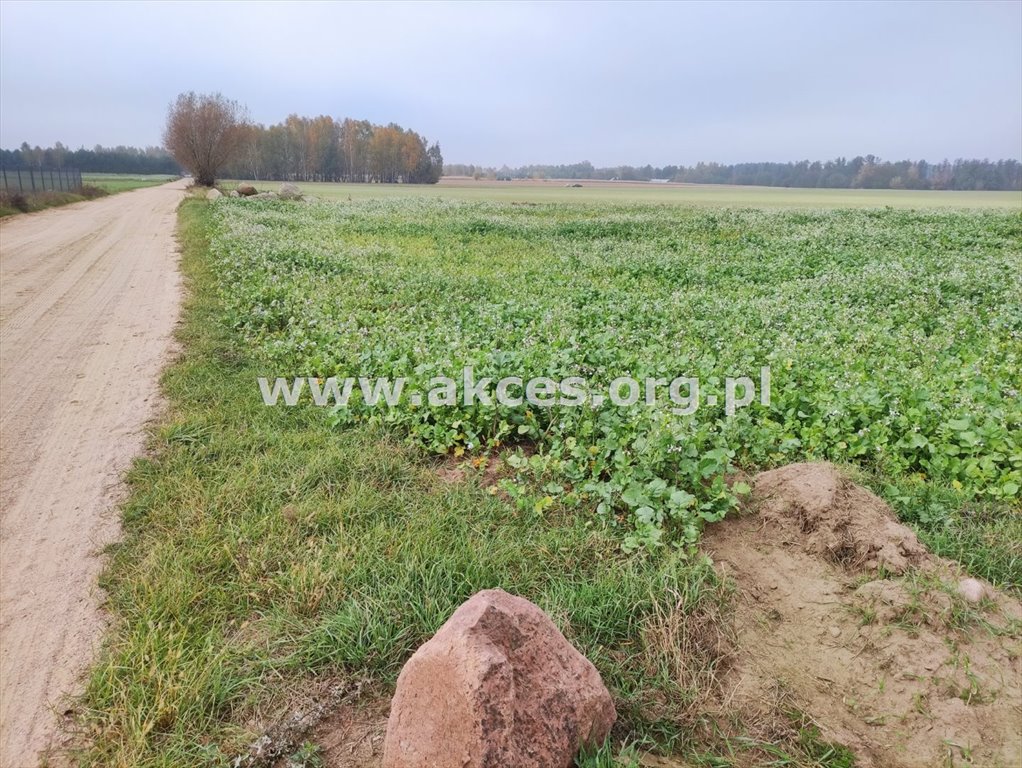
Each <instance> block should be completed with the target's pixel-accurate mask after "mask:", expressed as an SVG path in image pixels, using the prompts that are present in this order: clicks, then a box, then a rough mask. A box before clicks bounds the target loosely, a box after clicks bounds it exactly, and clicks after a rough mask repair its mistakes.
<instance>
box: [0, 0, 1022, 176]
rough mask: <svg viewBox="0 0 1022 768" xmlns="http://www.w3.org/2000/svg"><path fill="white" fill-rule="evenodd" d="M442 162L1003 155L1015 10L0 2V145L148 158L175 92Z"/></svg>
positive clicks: (1008, 135) (1018, 132) (1015, 113)
mask: <svg viewBox="0 0 1022 768" xmlns="http://www.w3.org/2000/svg"><path fill="white" fill-rule="evenodd" d="M187 90H195V91H199V92H209V91H221V92H222V93H224V94H225V95H227V96H229V97H231V98H233V99H236V100H238V101H240V102H242V103H243V104H246V105H247V106H248V108H249V111H250V113H251V116H252V118H253V119H255V120H256V121H258V122H262V123H275V122H279V121H280V120H282V119H283V118H284V117H286V116H287V114H288V113H291V112H297V113H299V114H302V115H309V116H313V115H317V114H329V115H333V116H335V117H345V116H350V117H356V118H368V119H370V120H372V121H374V122H378V123H388V122H397V123H400V124H401V125H403V126H405V127H409V128H413V129H415V130H417V131H419V132H420V133H422V134H424V135H425V136H426V137H427V138H429V139H431V140H432V139H438V140H439V141H440V143H441V146H442V148H443V152H444V157H445V159H446V160H447V161H449V162H474V163H481V164H485V165H500V164H502V163H508V164H509V165H519V164H524V163H568V162H577V161H580V160H590V161H592V162H593V163H594V164H596V165H617V164H622V163H628V164H635V165H642V164H646V163H647V162H648V163H652V164H654V165H663V164H667V163H676V164H691V163H694V162H696V161H698V160H719V161H723V162H737V161H746V160H748V161H753V160H796V159H802V158H810V159H827V158H831V157H835V156H838V155H845V156H848V157H851V156H854V155H857V154H867V153H873V154H876V155H879V156H881V157H884V158H887V159H902V158H908V157H911V158H924V159H929V160H940V159H942V158H944V157H949V158H952V159H953V158H955V157H989V158H1020V157H1022V2H1017V1H1012V0H1005V1H1003V2H963V3H957V2H935V3H930V2H919V3H916V2H897V3H866V2H854V3H839V2H823V3H809V2H806V3H767V2H755V3H741V2H731V3H712V4H711V3H694V2H693V3H648V4H644V3H636V2H631V3H623V4H615V3H583V2H573V3H513V4H510V3H509V4H498V3H493V4H488V3H474V4H469V3H438V4H428V3H414V4H399V3H393V4H385V3H374V4H355V3H337V4H334V3H310V4H305V3H297V2H291V3H270V2H252V3H243V2H222V3H184V2H176V3H158V2H134V3H132V2H116V3H86V2H73V3H58V2H38V1H37V2H30V3H22V2H13V1H12V0H2V3H0V145H2V146H3V147H5V148H13V147H15V146H17V145H19V144H21V142H22V141H28V142H30V143H31V144H41V145H43V146H46V145H50V144H52V143H53V142H55V141H58V140H59V141H62V142H64V144H65V145H68V146H71V147H72V148H77V147H78V146H81V145H85V146H89V147H91V146H92V145H94V144H97V143H101V144H104V145H116V144H134V145H147V144H158V143H160V134H161V131H162V126H163V121H164V119H165V116H166V109H167V105H168V104H169V103H170V102H171V100H173V99H174V97H175V96H176V95H177V94H178V93H179V92H181V91H187Z"/></svg>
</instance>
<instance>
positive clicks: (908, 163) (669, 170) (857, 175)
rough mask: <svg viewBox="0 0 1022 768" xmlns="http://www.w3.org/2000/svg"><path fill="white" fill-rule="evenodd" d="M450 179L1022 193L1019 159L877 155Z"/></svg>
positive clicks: (466, 172) (555, 168) (542, 168)
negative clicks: (933, 160) (890, 157)
mask: <svg viewBox="0 0 1022 768" xmlns="http://www.w3.org/2000/svg"><path fill="white" fill-rule="evenodd" d="M445 174H446V175H449V176H473V177H475V178H490V179H497V180H510V179H537V178H538V179H593V180H596V179H602V180H614V179H616V180H620V181H651V180H653V179H662V180H666V181H675V182H686V183H689V184H741V185H750V184H751V185H758V186H764V187H829V188H833V189H958V190H1022V163H1020V162H1019V161H1018V160H998V161H996V162H995V161H991V160H955V161H954V162H950V161H948V160H944V161H943V162H940V163H928V162H926V161H925V160H901V161H898V162H891V161H886V160H881V159H880V158H879V157H875V156H874V155H866V156H865V157H856V158H853V159H851V160H846V159H845V158H843V157H839V158H837V159H836V160H828V161H827V162H819V161H817V162H810V161H808V160H802V161H800V162H793V163H738V164H735V165H724V164H722V163H698V164H696V165H693V166H690V167H686V166H683V165H667V166H664V167H662V168H656V167H654V166H652V165H647V166H644V167H633V166H630V165H625V166H619V167H616V168H595V167H594V166H593V165H592V163H589V162H582V163H575V164H573V165H525V166H522V167H521V168H508V167H507V166H504V167H503V168H484V167H481V166H476V165H459V164H448V166H447V167H446V168H445Z"/></svg>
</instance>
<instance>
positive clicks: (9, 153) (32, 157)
mask: <svg viewBox="0 0 1022 768" xmlns="http://www.w3.org/2000/svg"><path fill="white" fill-rule="evenodd" d="M0 166H2V167H4V168H9V169H11V170H18V169H20V170H28V169H29V168H35V169H38V168H46V169H51V168H74V169H76V170H79V171H81V172H82V173H136V174H160V175H167V176H173V175H176V174H179V173H181V167H180V166H179V165H178V164H177V161H176V160H175V159H174V158H173V157H171V155H170V153H169V152H168V151H167V150H166V149H164V148H163V147H124V146H117V147H104V146H101V145H99V144H97V145H96V146H95V147H93V148H92V149H86V148H85V147H81V148H79V149H69V148H68V147H66V146H64V145H63V144H62V143H61V142H59V141H58V142H57V143H56V144H54V145H53V146H52V147H45V148H43V147H40V146H38V145H36V146H34V147H33V146H30V145H29V143H28V142H27V141H26V142H22V144H21V146H20V147H19V148H17V149H0Z"/></svg>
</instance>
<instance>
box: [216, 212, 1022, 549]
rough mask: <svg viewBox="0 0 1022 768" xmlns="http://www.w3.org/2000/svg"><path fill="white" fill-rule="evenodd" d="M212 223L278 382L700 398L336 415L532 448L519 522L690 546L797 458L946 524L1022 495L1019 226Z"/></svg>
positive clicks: (521, 483) (632, 543)
mask: <svg viewBox="0 0 1022 768" xmlns="http://www.w3.org/2000/svg"><path fill="white" fill-rule="evenodd" d="M214 220H215V229H214V237H213V254H214V258H215V260H216V265H217V271H218V273H219V274H220V275H221V279H222V290H223V297H224V301H225V304H226V308H227V318H228V321H229V322H230V324H231V326H232V327H233V328H234V329H236V330H237V331H238V332H240V333H241V334H243V335H244V337H245V339H246V340H247V341H248V343H250V344H251V345H252V347H253V348H254V349H255V350H257V351H258V352H257V354H258V355H259V357H260V359H262V360H263V361H264V364H265V371H266V375H267V376H270V377H276V376H284V377H289V378H291V377H296V376H316V377H324V378H325V377H329V376H342V377H344V376H367V377H392V378H396V377H407V380H408V386H409V387H412V388H413V389H417V390H419V391H421V392H423V393H425V392H427V391H429V390H430V380H431V379H432V378H433V377H436V376H448V377H452V378H459V377H460V372H461V371H462V369H463V367H465V366H472V367H473V369H474V373H475V377H476V378H477V379H478V378H482V377H489V378H492V380H493V381H496V380H498V379H500V378H501V377H504V376H520V377H522V378H523V379H525V380H528V379H529V378H531V377H549V378H551V379H554V380H556V381H561V380H562V379H564V378H566V377H570V376H580V377H584V378H585V379H586V380H587V382H588V384H589V386H590V387H592V388H594V389H598V390H604V391H605V390H606V389H607V387H608V386H609V385H610V383H611V381H612V380H613V379H614V378H616V377H618V376H624V375H627V376H632V377H634V378H637V379H639V380H643V379H645V378H647V377H651V378H656V379H661V380H666V381H670V380H672V379H674V378H675V377H679V376H685V377H696V378H698V380H699V382H700V386H701V388H702V389H701V392H700V394H701V402H700V407H699V408H698V410H697V411H696V412H695V413H693V414H691V415H676V414H675V413H673V412H672V410H671V403H670V402H664V400H663V399H662V400H661V401H660V402H659V403H658V404H657V405H656V406H654V407H648V406H646V405H645V404H643V403H641V402H640V403H639V404H636V405H634V406H629V407H618V406H614V405H611V404H609V403H606V404H604V405H602V406H600V407H590V406H585V407H569V406H556V407H552V408H536V407H533V406H530V405H529V404H528V403H526V404H523V405H522V406H518V407H515V406H505V405H501V404H499V403H494V404H492V405H486V404H479V403H475V404H473V405H472V406H470V407H463V406H461V405H458V406H447V407H416V406H415V405H414V404H409V403H405V404H402V405H399V406H396V407H392V408H380V407H375V408H370V407H367V406H366V405H365V404H364V402H363V401H362V400H361V399H360V398H359V397H358V395H356V396H355V398H354V399H353V400H352V402H351V403H349V404H348V405H347V406H346V407H344V408H341V409H339V410H336V411H335V412H334V413H333V416H332V418H333V419H334V420H335V422H336V423H337V424H338V426H339V427H343V426H344V425H345V424H349V423H352V422H355V421H360V420H370V421H373V422H378V423H383V424H386V425H388V426H389V427H392V428H393V429H395V430H396V432H397V434H400V435H402V436H406V437H407V438H408V439H410V440H411V441H413V442H414V443H416V444H417V445H420V446H422V447H424V448H426V449H428V450H430V451H434V452H438V453H452V454H453V455H455V456H461V455H466V456H471V455H476V454H479V453H483V452H494V451H502V450H506V449H507V448H508V447H509V446H510V447H514V446H516V445H519V444H520V445H523V446H525V447H526V449H525V450H521V451H520V452H519V454H518V455H516V456H512V457H511V458H510V459H509V461H510V463H511V465H512V466H513V467H514V468H515V469H516V475H515V477H514V478H512V479H511V480H509V481H506V482H505V487H504V489H505V491H506V492H507V493H509V494H510V495H512V496H513V497H515V498H516V499H517V501H518V503H519V505H520V506H521V508H522V509H524V510H528V511H531V512H534V513H536V514H541V513H542V512H543V510H545V509H547V508H549V507H550V506H552V505H554V504H557V505H560V506H566V507H570V508H577V509H578V510H579V512H580V514H585V515H595V516H597V517H598V518H599V519H601V520H604V521H606V522H607V523H609V524H611V525H614V526H617V527H618V528H620V530H621V537H622V542H623V544H624V546H625V547H626V549H629V550H631V549H635V548H638V547H649V546H655V545H657V544H660V543H664V542H673V543H683V544H689V545H691V544H694V543H695V542H696V540H697V538H698V533H699V529H700V526H701V525H702V524H703V523H704V522H706V521H713V520H717V519H719V518H720V517H721V516H722V515H724V514H725V513H726V512H727V511H728V510H729V509H731V508H733V507H734V505H735V504H736V503H737V496H738V495H740V494H741V493H742V492H743V490H744V489H745V488H744V484H742V483H739V484H737V485H735V487H734V488H729V487H728V484H727V483H726V482H725V478H726V477H727V476H728V474H729V473H731V472H733V471H734V470H735V469H738V468H742V469H752V468H756V467H767V466H773V465H777V464H784V463H788V462H792V461H797V460H801V459H829V460H831V461H835V462H839V463H847V464H854V465H858V466H860V467H861V468H862V469H863V470H864V471H866V472H868V473H869V474H870V475H872V476H874V477H876V478H878V479H879V480H880V481H881V482H882V483H884V484H886V485H887V486H888V496H889V497H894V500H895V501H897V500H898V499H900V500H902V501H903V502H905V503H912V504H913V505H914V506H913V508H914V509H917V510H918V509H922V510H923V511H922V512H919V513H918V514H922V515H926V516H930V517H934V516H936V517H939V516H941V515H942V514H945V513H944V512H942V511H941V510H940V509H939V508H938V507H939V506H940V504H939V503H938V502H933V501H931V500H932V499H933V498H934V494H935V493H936V491H937V490H939V491H940V492H941V493H944V492H945V491H946V492H947V493H949V494H950V496H948V497H947V498H949V499H951V501H950V502H948V503H949V504H951V505H952V506H955V505H959V504H960V503H962V502H964V501H984V502H1004V503H1008V502H1017V501H1018V499H1019V489H1020V485H1022V442H1020V441H1019V435H1020V434H1022V400H1020V396H1019V392H1018V387H1019V385H1020V382H1022V270H1020V269H1019V267H1020V266H1022V250H1020V242H1022V220H1020V217H1019V215H1018V214H1017V213H1008V212H987V213H964V212H928V213H927V212H918V211H894V210H863V211H852V210H841V211H831V212H807V211H796V212H760V211H751V210H712V211H709V210H702V209H695V208H670V207H662V206H641V205H639V206H636V205H632V206H615V207H612V208H607V207H601V206H583V207H579V206H571V205H563V204H557V205H536V206H530V205H515V204H504V203H495V202H485V203H483V202H464V201H441V200H435V199H421V198H420V199H407V198H406V199H394V200H372V201H369V200H366V201H359V202H356V203H353V204H350V205H326V204H324V205H297V204H296V205H276V204H262V205H260V204H258V203H253V202H225V203H222V204H220V205H218V206H217V207H216V208H215V217H214ZM764 366H769V368H770V371H771V379H772V381H771V398H770V402H769V405H762V404H760V403H759V401H758V399H757V400H756V401H755V402H754V403H753V404H751V405H749V406H748V407H747V408H745V409H742V410H739V411H738V412H737V413H736V414H735V415H734V416H731V417H729V416H727V415H726V414H725V413H724V391H723V387H724V383H723V382H724V379H725V377H729V376H741V375H748V376H750V377H753V378H756V374H757V373H759V372H760V371H761V369H762V367H764ZM710 395H716V397H717V398H718V402H717V404H715V405H711V404H710V401H711V397H710ZM895 489H896V490H895ZM938 495H939V494H938ZM920 498H922V499H925V502H924V503H923V504H922V507H920V506H919V505H918V503H917V502H919V499H920ZM935 505H936V506H935ZM947 511H948V512H949V511H950V510H947Z"/></svg>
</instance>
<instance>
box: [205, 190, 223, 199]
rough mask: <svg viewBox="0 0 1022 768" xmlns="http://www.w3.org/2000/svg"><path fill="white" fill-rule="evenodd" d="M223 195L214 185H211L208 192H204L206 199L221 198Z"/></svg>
mask: <svg viewBox="0 0 1022 768" xmlns="http://www.w3.org/2000/svg"><path fill="white" fill-rule="evenodd" d="M223 196H224V195H223V192H221V191H220V190H219V189H217V188H216V187H213V189H211V190H209V192H207V193H206V199H207V200H217V199H218V198H221V197H223Z"/></svg>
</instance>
